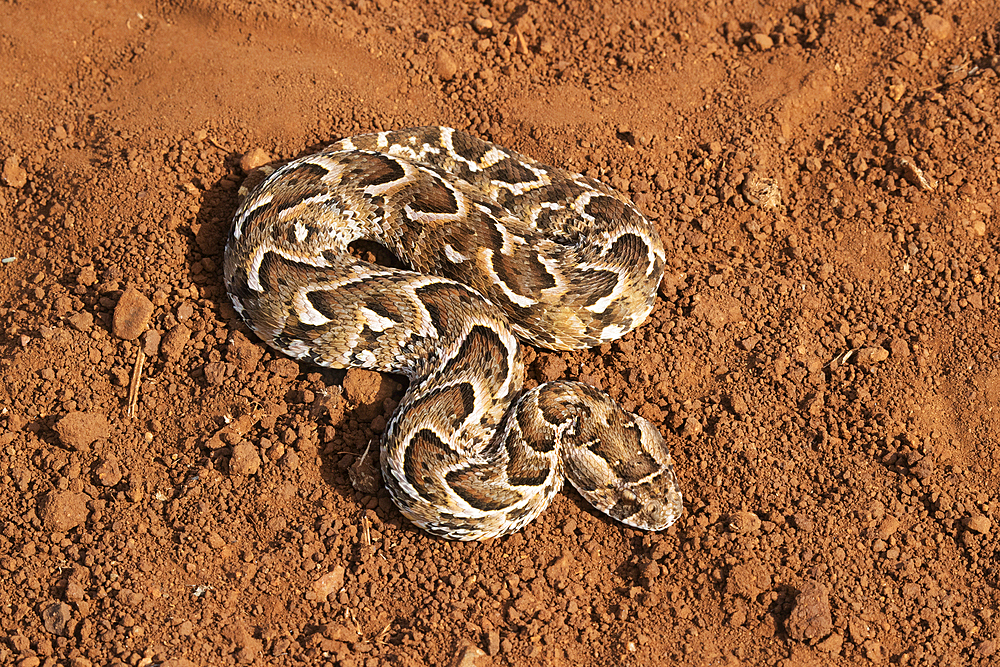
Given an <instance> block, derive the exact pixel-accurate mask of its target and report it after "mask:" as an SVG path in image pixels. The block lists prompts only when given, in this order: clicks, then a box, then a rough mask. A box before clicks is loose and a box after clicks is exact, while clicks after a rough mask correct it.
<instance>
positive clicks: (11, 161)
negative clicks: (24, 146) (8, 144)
mask: <svg viewBox="0 0 1000 667" xmlns="http://www.w3.org/2000/svg"><path fill="white" fill-rule="evenodd" d="M2 178H3V182H4V185H9V186H10V187H12V188H20V187H23V186H24V185H25V184H26V183H27V182H28V172H26V171H25V170H24V169H23V168H21V158H20V157H18V156H17V155H11V156H10V157H8V158H7V159H6V160H4V161H3V174H2Z"/></svg>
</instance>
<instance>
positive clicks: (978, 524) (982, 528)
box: [965, 514, 993, 535]
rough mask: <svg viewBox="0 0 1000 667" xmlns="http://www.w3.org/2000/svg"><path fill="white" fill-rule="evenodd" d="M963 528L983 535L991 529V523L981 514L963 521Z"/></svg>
mask: <svg viewBox="0 0 1000 667" xmlns="http://www.w3.org/2000/svg"><path fill="white" fill-rule="evenodd" d="M965 526H966V528H968V529H969V530H971V531H972V532H973V533H979V534H980V535H985V534H986V533H988V532H990V529H991V528H993V522H992V521H990V520H989V519H987V518H986V517H985V516H983V515H982V514H973V515H972V516H970V517H968V518H967V519H966V520H965Z"/></svg>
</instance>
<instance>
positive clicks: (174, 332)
mask: <svg viewBox="0 0 1000 667" xmlns="http://www.w3.org/2000/svg"><path fill="white" fill-rule="evenodd" d="M189 340H191V330H190V329H188V328H187V327H186V326H184V325H183V324H177V325H175V326H174V327H173V328H172V329H171V330H170V331H168V332H167V334H166V335H165V336H164V337H163V342H162V343H161V344H160V352H162V353H163V356H164V357H166V359H167V361H177V360H178V359H180V358H181V355H182V354H183V353H184V346H185V345H187V343H188V341H189Z"/></svg>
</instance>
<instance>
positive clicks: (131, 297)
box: [111, 286, 153, 340]
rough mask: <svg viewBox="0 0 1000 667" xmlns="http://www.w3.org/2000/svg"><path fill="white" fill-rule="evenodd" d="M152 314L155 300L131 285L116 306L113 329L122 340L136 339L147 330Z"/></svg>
mask: <svg viewBox="0 0 1000 667" xmlns="http://www.w3.org/2000/svg"><path fill="white" fill-rule="evenodd" d="M152 314H153V302H152V301H150V300H149V299H147V298H146V297H145V296H143V295H142V294H140V293H139V291H138V290H136V289H135V288H134V287H131V286H130V287H128V288H126V290H125V291H124V292H123V293H122V295H121V298H119V299H118V305H117V306H115V314H114V320H113V321H112V324H111V331H112V333H113V334H114V335H115V336H117V337H118V338H121V339H122V340H135V339H136V338H138V337H139V334H141V333H142V332H143V331H145V330H146V325H147V324H149V318H150V316H151V315H152Z"/></svg>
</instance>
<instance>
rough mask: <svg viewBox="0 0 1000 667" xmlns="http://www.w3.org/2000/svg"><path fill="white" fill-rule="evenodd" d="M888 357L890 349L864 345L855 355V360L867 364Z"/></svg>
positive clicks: (878, 361)
mask: <svg viewBox="0 0 1000 667" xmlns="http://www.w3.org/2000/svg"><path fill="white" fill-rule="evenodd" d="M888 358H889V351H888V350H886V349H885V348H883V347H863V348H861V349H860V350H858V352H857V354H855V355H854V361H855V362H856V363H858V364H862V365H865V366H870V365H872V364H877V363H880V362H883V361H885V360H886V359H888Z"/></svg>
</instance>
